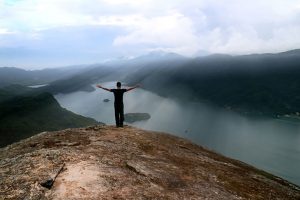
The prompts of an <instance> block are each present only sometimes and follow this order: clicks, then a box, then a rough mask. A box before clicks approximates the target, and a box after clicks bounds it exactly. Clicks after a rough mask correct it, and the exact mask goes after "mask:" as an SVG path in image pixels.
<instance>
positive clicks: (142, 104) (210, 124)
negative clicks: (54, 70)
mask: <svg viewBox="0 0 300 200" xmlns="http://www.w3.org/2000/svg"><path fill="white" fill-rule="evenodd" d="M102 85H103V86H105V87H109V88H114V85H115V82H110V83H104V84H102ZM55 98H56V99H57V100H58V102H59V103H60V104H61V106H62V107H65V108H67V109H68V110H71V111H73V112H75V113H78V114H81V115H83V116H87V117H92V118H94V119H96V120H98V121H101V122H104V123H106V124H114V110H113V109H114V108H113V94H112V93H110V92H107V91H104V90H101V89H96V91H94V92H74V93H70V94H58V95H56V96H55ZM104 99H110V100H111V101H110V102H104V101H103V100H104ZM124 104H125V113H131V112H147V113H149V114H150V115H151V119H150V120H148V121H143V122H136V123H134V124H133V125H134V126H137V127H140V128H144V129H149V130H156V131H164V132H169V133H173V134H174V135H177V136H180V137H184V138H187V139H189V140H191V141H193V142H195V143H197V144H200V145H202V146H205V147H207V148H209V149H212V150H214V151H216V152H219V153H221V154H223V155H226V156H228V157H231V158H234V159H238V160H241V161H243V162H246V163H248V164H251V165H253V166H255V167H257V168H259V169H263V170H265V171H267V172H270V173H272V174H275V175H277V176H279V177H282V178H284V179H287V180H289V181H291V182H293V183H295V184H297V185H300V171H299V169H300V156H299V155H300V123H299V124H298V123H289V122H283V121H279V120H275V119H262V118H260V119H254V118H251V119H249V118H247V117H244V116H240V115H238V114H236V113H233V112H230V111H225V110H219V109H215V108H211V107H209V106H207V105H204V104H201V103H195V102H188V103H178V102H177V101H174V100H172V99H168V98H163V97H160V96H158V95H156V94H154V93H151V92H149V91H146V90H143V89H136V90H133V91H130V92H128V93H126V94H125V96H124Z"/></svg>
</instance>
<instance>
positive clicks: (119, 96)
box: [96, 82, 139, 127]
mask: <svg viewBox="0 0 300 200" xmlns="http://www.w3.org/2000/svg"><path fill="white" fill-rule="evenodd" d="M96 86H97V87H98V88H101V89H103V90H106V91H109V92H113V93H114V96H115V104H114V105H115V119H116V126H117V127H123V121H124V104H123V94H124V93H125V92H128V91H130V90H133V89H135V88H137V87H139V85H137V86H134V87H130V88H127V89H121V86H122V85H121V82H117V89H108V88H104V87H102V86H101V85H96Z"/></svg>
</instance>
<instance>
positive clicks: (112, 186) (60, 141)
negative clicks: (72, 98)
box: [0, 126, 300, 200]
mask: <svg viewBox="0 0 300 200" xmlns="http://www.w3.org/2000/svg"><path fill="white" fill-rule="evenodd" d="M63 163H65V167H64V169H63V171H62V172H61V173H60V174H59V175H58V177H57V179H56V181H55V182H54V185H53V187H52V188H51V189H46V188H44V187H42V186H41V185H40V183H41V182H43V181H45V180H47V179H49V178H50V177H53V176H54V174H55V173H56V172H57V170H58V169H59V168H60V166H61V165H62V164H63ZM0 199H1V200H2V199H64V200H65V199H272V200H273V199H300V190H299V188H298V187H297V186H295V185H293V184H291V183H289V182H287V181H285V180H282V179H280V178H278V177H276V176H273V175H271V174H268V173H266V172H264V171H261V170H258V169H255V168H254V167H251V166H249V165H246V164H244V163H242V162H239V161H236V160H233V159H229V158H226V157H224V156H221V155H219V154H217V153H214V152H212V151H209V150H207V149H205V148H202V147H200V146H198V145H195V144H193V143H191V142H189V141H187V140H185V139H181V138H178V137H175V136H171V135H168V134H164V133H157V132H152V131H145V130H141V129H137V128H133V127H124V128H115V127H112V126H96V127H88V128H78V129H67V130H63V131H57V132H44V133H41V134H39V135H36V136H33V137H31V138H28V139H26V140H22V141H20V142H18V143H15V144H12V145H9V146H7V147H5V148H2V149H0Z"/></svg>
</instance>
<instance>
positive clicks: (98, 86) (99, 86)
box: [96, 85, 111, 92]
mask: <svg viewBox="0 0 300 200" xmlns="http://www.w3.org/2000/svg"><path fill="white" fill-rule="evenodd" d="M96 87H97V88H101V89H103V90H106V91H109V92H111V89H108V88H105V87H102V86H101V85H96Z"/></svg>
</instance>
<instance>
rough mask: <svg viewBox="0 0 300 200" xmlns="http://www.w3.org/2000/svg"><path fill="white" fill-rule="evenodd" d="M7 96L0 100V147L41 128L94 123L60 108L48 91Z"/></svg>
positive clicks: (46, 129)
mask: <svg viewBox="0 0 300 200" xmlns="http://www.w3.org/2000/svg"><path fill="white" fill-rule="evenodd" d="M0 91H1V93H2V94H3V93H4V90H3V91H2V90H0ZM6 92H7V91H6ZM7 94H9V92H7ZM9 95H10V96H11V98H9V99H8V100H3V101H2V102H1V101H0V147H3V146H5V145H7V144H10V143H13V142H16V141H18V140H20V139H23V138H27V137H30V136H32V135H34V134H36V133H39V132H43V131H55V130H61V129H65V128H75V127H82V126H88V125H95V124H98V122H97V121H95V120H93V119H91V118H86V117H83V116H80V115H77V114H74V113H72V112H70V111H68V110H66V109H64V108H62V107H60V105H59V104H58V102H57V101H56V100H55V98H54V97H53V96H52V94H50V93H32V92H30V93H26V94H25V93H24V94H23V95H17V96H14V97H13V94H12V93H10V94H9Z"/></svg>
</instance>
